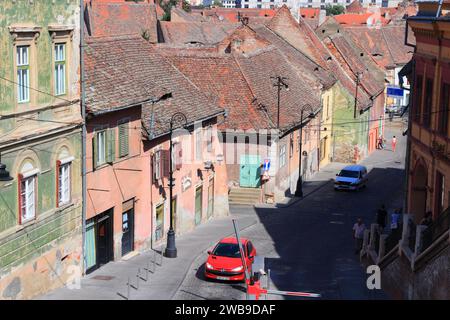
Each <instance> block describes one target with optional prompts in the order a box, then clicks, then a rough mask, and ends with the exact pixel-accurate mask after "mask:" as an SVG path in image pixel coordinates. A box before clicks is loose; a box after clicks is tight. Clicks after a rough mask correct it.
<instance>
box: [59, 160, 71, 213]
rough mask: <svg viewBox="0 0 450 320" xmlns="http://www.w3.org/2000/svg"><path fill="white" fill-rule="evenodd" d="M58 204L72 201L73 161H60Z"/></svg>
mask: <svg viewBox="0 0 450 320" xmlns="http://www.w3.org/2000/svg"><path fill="white" fill-rule="evenodd" d="M57 168H58V171H57V173H58V206H62V205H65V204H68V203H69V202H70V198H71V197H70V192H71V191H70V189H71V188H70V168H71V163H70V162H67V163H64V164H61V161H58V165H57Z"/></svg>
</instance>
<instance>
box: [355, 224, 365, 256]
mask: <svg viewBox="0 0 450 320" xmlns="http://www.w3.org/2000/svg"><path fill="white" fill-rule="evenodd" d="M364 230H366V226H365V225H364V223H363V221H362V219H361V218H358V220H356V223H355V224H354V225H353V239H354V240H355V254H359V252H360V251H361V249H362V245H363V241H364Z"/></svg>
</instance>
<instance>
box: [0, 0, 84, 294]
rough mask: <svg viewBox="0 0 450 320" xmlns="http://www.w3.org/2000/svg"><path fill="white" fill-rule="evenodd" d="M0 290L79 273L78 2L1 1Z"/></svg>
mask: <svg viewBox="0 0 450 320" xmlns="http://www.w3.org/2000/svg"><path fill="white" fill-rule="evenodd" d="M0 21H1V22H0V26H1V28H0V29H1V30H0V55H1V56H2V58H3V63H2V65H1V66H0V77H1V79H0V83H1V84H0V153H1V162H2V163H3V164H5V165H6V169H7V170H8V171H9V174H10V176H11V178H12V180H10V181H0V299H28V298H32V297H34V296H35V295H37V294H42V293H45V292H47V291H49V290H51V289H54V288H57V287H60V286H63V285H65V284H66V282H67V280H68V279H69V277H71V276H72V275H76V274H81V267H82V257H81V256H82V252H81V248H82V232H81V215H82V213H81V212H82V191H81V190H82V189H81V188H82V185H81V159H80V155H81V123H82V119H81V113H80V104H79V101H80V85H79V82H80V81H79V74H80V63H79V61H80V56H79V44H80V37H79V35H80V23H79V21H80V4H79V1H66V0H56V1H53V4H52V5H51V6H49V5H48V3H46V2H45V1H34V2H29V1H6V2H5V3H3V4H2V6H1V8H0Z"/></svg>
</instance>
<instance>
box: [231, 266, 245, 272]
mask: <svg viewBox="0 0 450 320" xmlns="http://www.w3.org/2000/svg"><path fill="white" fill-rule="evenodd" d="M242 270H244V267H243V266H239V267H236V268H234V269H231V271H235V272H237V271H242Z"/></svg>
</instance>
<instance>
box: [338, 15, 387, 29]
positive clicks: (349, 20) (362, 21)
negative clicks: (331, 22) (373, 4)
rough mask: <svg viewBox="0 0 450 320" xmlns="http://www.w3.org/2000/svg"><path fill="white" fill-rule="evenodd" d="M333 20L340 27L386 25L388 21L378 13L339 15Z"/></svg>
mask: <svg viewBox="0 0 450 320" xmlns="http://www.w3.org/2000/svg"><path fill="white" fill-rule="evenodd" d="M333 18H334V19H335V20H336V21H337V22H339V23H340V24H342V25H348V26H352V25H353V26H354V25H376V24H380V25H386V24H388V22H389V20H387V19H385V18H383V17H382V16H381V15H380V14H379V13H378V14H375V13H371V12H369V13H363V14H353V13H348V14H339V15H337V16H333Z"/></svg>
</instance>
